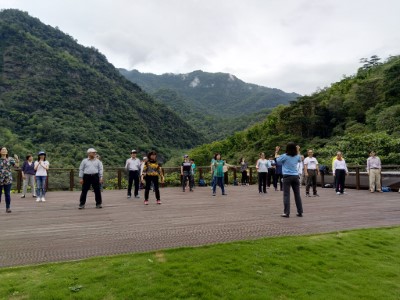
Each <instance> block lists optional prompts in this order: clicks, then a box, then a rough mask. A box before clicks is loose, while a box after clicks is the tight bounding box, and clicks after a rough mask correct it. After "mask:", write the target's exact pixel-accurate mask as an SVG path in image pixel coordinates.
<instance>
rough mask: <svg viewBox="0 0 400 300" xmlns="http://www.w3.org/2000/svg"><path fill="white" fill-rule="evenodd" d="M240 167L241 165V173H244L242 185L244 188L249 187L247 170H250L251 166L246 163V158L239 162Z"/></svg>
mask: <svg viewBox="0 0 400 300" xmlns="http://www.w3.org/2000/svg"><path fill="white" fill-rule="evenodd" d="M239 165H240V172H241V173H242V180H241V184H242V186H243V185H248V179H247V168H248V166H249V164H248V163H247V162H246V160H245V159H244V157H242V158H241V159H240V161H239Z"/></svg>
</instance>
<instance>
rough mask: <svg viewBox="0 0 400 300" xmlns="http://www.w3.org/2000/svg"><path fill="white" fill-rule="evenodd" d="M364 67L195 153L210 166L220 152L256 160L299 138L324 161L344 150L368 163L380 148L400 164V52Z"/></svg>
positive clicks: (365, 63) (384, 156) (384, 155)
mask: <svg viewBox="0 0 400 300" xmlns="http://www.w3.org/2000/svg"><path fill="white" fill-rule="evenodd" d="M362 63H363V66H362V67H361V68H359V70H358V71H357V73H356V74H355V75H353V76H349V77H345V78H343V79H342V80H341V81H339V82H336V83H333V84H332V85H331V86H330V87H328V88H325V89H323V90H319V91H317V92H315V93H314V94H312V95H311V96H304V97H301V98H299V100H298V101H296V102H293V103H291V104H290V105H287V106H283V105H282V106H279V107H277V108H275V109H274V110H273V111H272V112H271V114H269V115H268V117H267V119H266V120H265V121H264V122H262V123H260V124H257V125H255V126H253V127H251V128H249V129H248V130H246V131H243V132H238V133H236V134H234V135H233V136H231V137H229V138H227V139H225V140H223V141H220V142H215V143H212V144H208V145H203V146H200V147H198V148H196V149H194V150H193V151H192V152H191V156H193V157H195V158H196V159H197V161H198V162H199V163H200V164H208V163H209V160H210V157H211V156H212V154H213V153H214V152H221V153H222V154H223V156H224V157H225V158H229V159H230V160H231V161H235V160H237V159H239V157H241V156H244V157H247V159H248V160H249V161H251V162H254V161H255V160H256V159H257V156H258V153H259V152H261V151H264V152H266V153H268V154H272V153H273V152H274V149H275V146H276V145H280V146H282V147H283V148H284V145H285V144H286V143H287V142H289V141H294V142H296V143H298V144H299V145H301V146H302V151H303V154H305V152H306V149H307V148H313V149H314V152H315V153H316V155H317V157H318V158H319V160H320V161H321V162H322V163H325V164H328V165H329V164H330V161H331V157H333V156H334V154H335V153H336V151H338V150H341V151H343V152H344V156H345V158H346V161H347V162H348V163H355V164H365V163H366V159H367V157H368V153H369V152H370V151H371V150H375V151H377V153H378V155H379V156H380V157H381V159H382V162H383V163H384V164H391V163H394V164H400V151H399V149H400V125H399V124H400V56H391V57H389V58H388V59H387V60H386V62H385V63H380V59H379V57H377V56H372V57H371V58H370V59H365V58H364V59H362Z"/></svg>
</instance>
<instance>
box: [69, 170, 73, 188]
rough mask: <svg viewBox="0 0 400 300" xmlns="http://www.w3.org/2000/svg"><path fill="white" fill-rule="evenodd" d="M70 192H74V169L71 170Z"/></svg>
mask: <svg viewBox="0 0 400 300" xmlns="http://www.w3.org/2000/svg"><path fill="white" fill-rule="evenodd" d="M69 190H70V191H71V192H72V191H73V190H74V169H71V170H69Z"/></svg>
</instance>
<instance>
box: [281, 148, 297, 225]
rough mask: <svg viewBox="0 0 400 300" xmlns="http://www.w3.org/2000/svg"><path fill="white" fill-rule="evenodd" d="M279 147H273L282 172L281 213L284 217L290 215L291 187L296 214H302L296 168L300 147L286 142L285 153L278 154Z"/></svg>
mask: <svg viewBox="0 0 400 300" xmlns="http://www.w3.org/2000/svg"><path fill="white" fill-rule="evenodd" d="M279 150H280V147H279V146H276V148H275V158H276V162H277V164H281V165H282V174H283V206H284V213H283V214H282V215H281V216H282V217H284V218H289V216H290V187H292V189H293V193H294V201H295V203H296V208H297V214H296V215H297V216H298V217H302V216H303V205H302V202H301V196H300V181H299V172H298V169H297V166H298V163H299V162H301V157H300V155H299V153H300V147H299V146H296V144H295V143H292V142H290V143H288V144H287V145H286V153H285V154H282V155H279Z"/></svg>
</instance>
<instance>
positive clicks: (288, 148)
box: [286, 142, 298, 156]
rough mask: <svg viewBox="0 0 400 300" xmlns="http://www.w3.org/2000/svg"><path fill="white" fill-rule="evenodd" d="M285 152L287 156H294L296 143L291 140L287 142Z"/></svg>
mask: <svg viewBox="0 0 400 300" xmlns="http://www.w3.org/2000/svg"><path fill="white" fill-rule="evenodd" d="M286 154H287V155H289V156H296V155H297V154H298V153H297V145H296V144H295V143H293V142H289V143H288V144H287V145H286Z"/></svg>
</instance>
